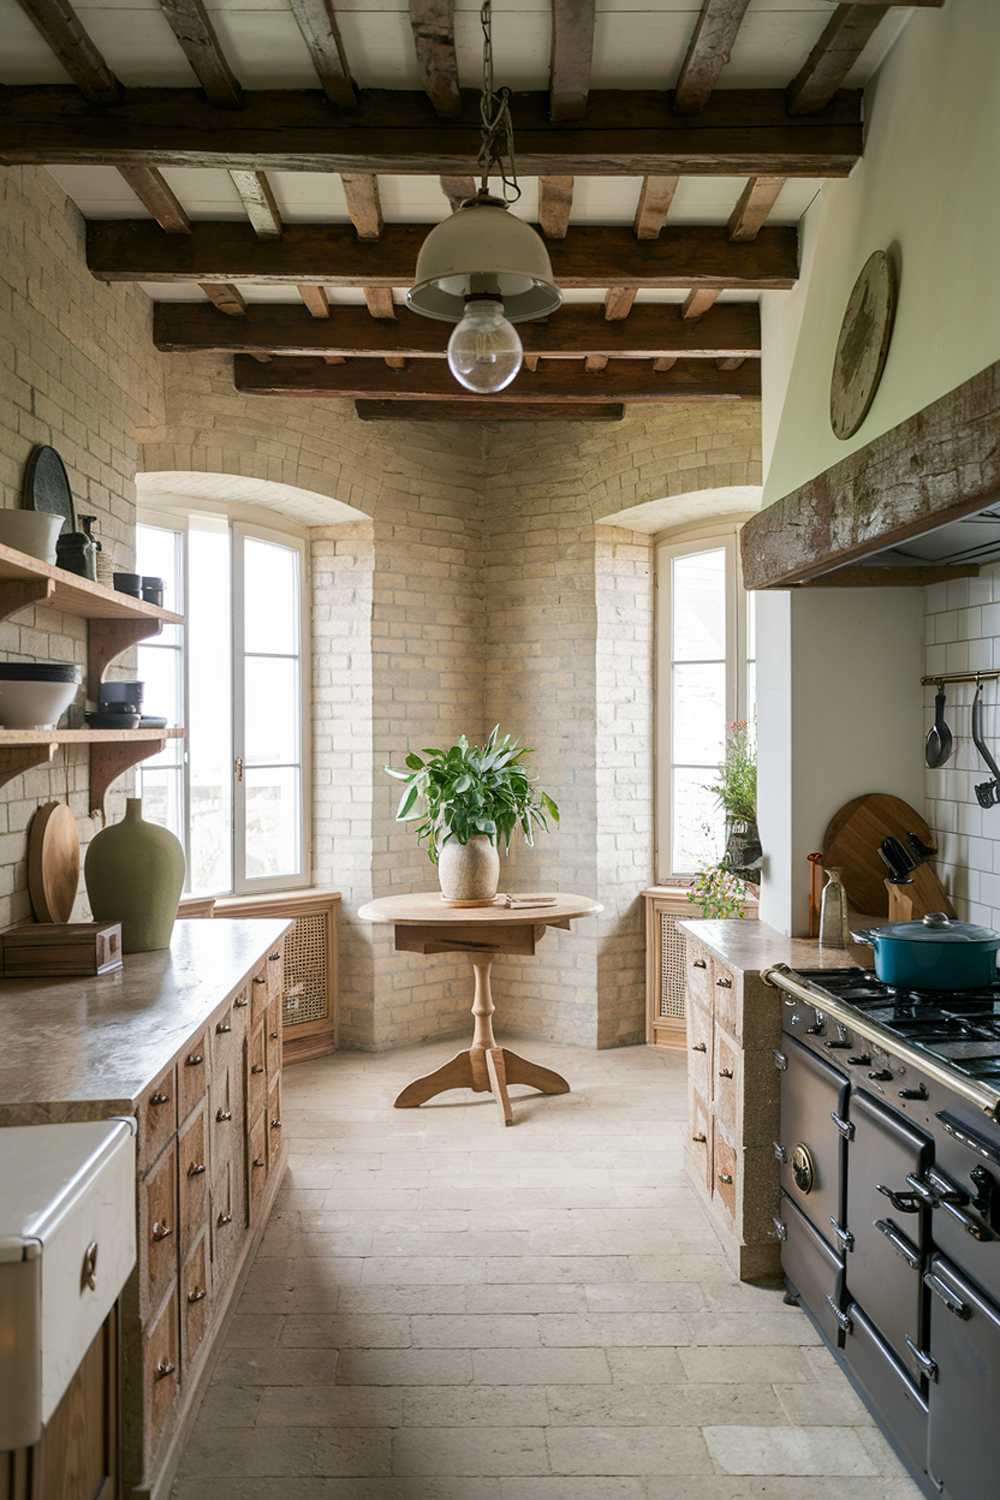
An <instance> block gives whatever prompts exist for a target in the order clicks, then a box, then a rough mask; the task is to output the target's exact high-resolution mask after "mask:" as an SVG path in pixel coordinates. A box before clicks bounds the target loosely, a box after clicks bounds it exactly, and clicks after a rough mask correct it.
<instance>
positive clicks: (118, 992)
mask: <svg viewBox="0 0 1000 1500" xmlns="http://www.w3.org/2000/svg"><path fill="white" fill-rule="evenodd" d="M290 926H291V923H290V922H289V921H286V920H284V919H283V918H274V917H266V918H255V919H250V918H244V919H237V920H229V919H228V918H227V919H226V920H225V921H218V922H214V921H204V920H202V921H199V920H196V919H192V920H190V921H178V922H177V924H176V925H175V927H174V935H173V939H172V941H171V944H170V947H169V948H165V949H163V950H162V951H161V952H159V953H133V954H127V955H126V957H125V967H124V968H123V969H121V970H119V971H118V973H116V974H105V975H102V976H100V977H93V978H89V977H88V978H76V979H5V980H0V1036H2V1037H3V1041H2V1043H0V1124H4V1125H11V1124H30V1123H35V1122H36V1121H38V1120H41V1119H52V1118H55V1117H57V1116H58V1115H59V1113H60V1111H59V1110H58V1108H57V1109H55V1110H53V1109H52V1106H57V1107H58V1106H61V1105H65V1106H74V1105H80V1106H86V1105H95V1104H99V1105H102V1106H106V1107H107V1109H108V1110H109V1111H111V1110H115V1109H117V1110H122V1111H126V1112H127V1111H130V1110H131V1107H132V1106H133V1105H134V1104H135V1102H136V1101H137V1100H138V1098H139V1096H140V1095H141V1094H142V1091H143V1089H145V1088H147V1087H148V1085H149V1084H150V1083H152V1081H153V1079H154V1078H155V1077H156V1076H157V1074H158V1073H160V1072H162V1070H163V1069H164V1068H165V1067H166V1066H167V1064H168V1063H169V1062H170V1061H171V1059H172V1058H173V1057H174V1056H175V1055H176V1054H177V1053H178V1052H179V1051H180V1049H181V1048H182V1047H183V1046H184V1045H185V1043H186V1041H187V1040H188V1038H189V1037H190V1036H191V1034H192V1033H193V1032H195V1031H196V1030H197V1028H198V1027H199V1026H201V1025H204V1024H206V1022H207V1021H208V1019H209V1017H210V1016H211V1014H212V1012H213V1011H215V1010H217V1009H218V1008H219V1007H220V1006H221V1005H222V1004H223V1003H224V1001H226V1000H228V999H229V997H230V996H231V995H233V994H234V993H235V992H236V991H237V990H238V989H239V987H240V985H241V984H242V983H243V981H244V980H245V979H246V977H247V975H248V974H249V973H250V971H251V970H252V969H253V968H254V967H255V965H256V964H257V963H258V962H259V961H260V959H261V958H263V957H264V956H265V955H266V954H267V953H268V952H269V951H270V950H271V949H273V947H274V945H275V943H277V942H278V941H279V939H280V938H281V937H282V936H283V935H284V934H285V933H286V932H287V931H288V929H289V927H290ZM32 1106H37V1107H39V1109H38V1112H37V1113H36V1112H34V1110H33V1109H32V1108H31V1107H32ZM43 1106H44V1108H41V1107H43ZM74 1115H76V1116H77V1117H78V1118H79V1117H83V1118H86V1115H87V1111H86V1109H81V1110H75V1109H72V1108H67V1109H66V1110H65V1111H62V1117H63V1118H72V1117H73V1116H74Z"/></svg>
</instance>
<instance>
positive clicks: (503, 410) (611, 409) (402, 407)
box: [354, 401, 625, 422]
mask: <svg viewBox="0 0 1000 1500" xmlns="http://www.w3.org/2000/svg"><path fill="white" fill-rule="evenodd" d="M354 410H355V411H356V412H357V414H358V416H359V417H360V418H361V420H362V422H621V421H624V418H625V407H624V406H623V405H622V403H621V402H617V403H614V402H612V403H609V404H608V405H606V406H599V405H596V404H592V405H586V406H585V405H584V404H583V403H582V402H577V403H576V404H575V405H574V404H573V403H572V402H568V401H566V402H561V403H560V402H555V401H552V402H539V401H536V402H534V403H533V404H532V403H525V402H523V401H521V402H518V403H517V404H515V403H514V402H512V401H507V402H504V403H503V404H501V405H500V406H495V405H494V404H493V403H492V402H491V401H466V402H464V403H463V402H456V403H454V404H453V403H451V402H449V401H355V403H354Z"/></svg>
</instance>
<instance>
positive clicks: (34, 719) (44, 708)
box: [0, 662, 82, 729]
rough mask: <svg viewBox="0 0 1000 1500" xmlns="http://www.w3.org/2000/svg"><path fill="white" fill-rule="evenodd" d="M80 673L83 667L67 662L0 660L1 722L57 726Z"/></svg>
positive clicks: (14, 725)
mask: <svg viewBox="0 0 1000 1500" xmlns="http://www.w3.org/2000/svg"><path fill="white" fill-rule="evenodd" d="M81 676H82V672H81V669H80V668H79V667H78V666H73V665H72V664H70V663H68V662H2V663H0V726H2V727H3V728H4V729H55V727H56V725H57V724H58V722H59V718H60V715H62V714H64V713H65V712H66V710H67V708H69V706H70V704H71V703H72V702H73V699H74V698H75V697H76V694H77V690H78V688H79V686H80V678H81Z"/></svg>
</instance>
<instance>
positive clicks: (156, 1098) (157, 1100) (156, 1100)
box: [149, 1089, 170, 1104]
mask: <svg viewBox="0 0 1000 1500" xmlns="http://www.w3.org/2000/svg"><path fill="white" fill-rule="evenodd" d="M149 1102H150V1104H169V1103H170V1095H169V1094H162V1093H160V1091H159V1089H157V1091H156V1093H155V1094H151V1095H150V1099H149Z"/></svg>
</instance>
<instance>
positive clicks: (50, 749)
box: [0, 744, 58, 786]
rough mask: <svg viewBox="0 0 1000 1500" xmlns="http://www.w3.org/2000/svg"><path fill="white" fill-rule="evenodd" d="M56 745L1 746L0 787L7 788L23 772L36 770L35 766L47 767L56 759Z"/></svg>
mask: <svg viewBox="0 0 1000 1500" xmlns="http://www.w3.org/2000/svg"><path fill="white" fill-rule="evenodd" d="M57 748H58V747H57V746H56V745H49V744H44V745H2V746H0V786H6V785H7V783H8V781H13V780H14V777H15V776H20V775H21V772H22V771H31V770H34V768H35V766H46V765H49V764H50V762H51V761H52V760H53V759H54V757H55V753H56V749H57Z"/></svg>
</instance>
